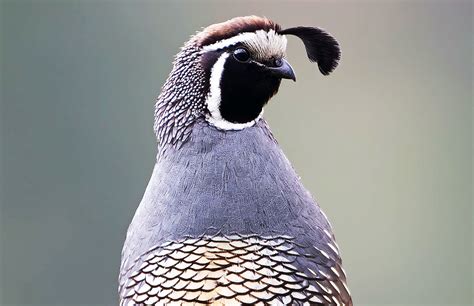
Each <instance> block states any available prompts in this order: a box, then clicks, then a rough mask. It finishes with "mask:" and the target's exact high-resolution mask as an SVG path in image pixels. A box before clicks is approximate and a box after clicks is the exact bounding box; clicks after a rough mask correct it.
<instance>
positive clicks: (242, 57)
mask: <svg viewBox="0 0 474 306" xmlns="http://www.w3.org/2000/svg"><path fill="white" fill-rule="evenodd" d="M234 58H235V59H236V60H238V61H239V62H242V63H245V62H248V61H249V60H250V53H249V51H247V49H244V48H239V49H236V50H235V51H234Z"/></svg>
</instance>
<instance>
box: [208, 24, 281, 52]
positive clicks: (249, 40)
mask: <svg viewBox="0 0 474 306" xmlns="http://www.w3.org/2000/svg"><path fill="white" fill-rule="evenodd" d="M237 43H243V44H244V45H246V46H247V47H248V48H249V49H251V51H253V53H255V54H256V55H257V56H258V55H259V54H262V55H267V56H268V55H275V56H280V57H283V56H284V55H285V51H286V43H287V40H286V37H285V36H283V35H280V34H278V33H276V32H275V31H273V30H270V31H268V32H266V31H264V30H258V31H256V32H247V33H241V34H238V35H236V36H233V37H231V38H228V39H223V40H220V41H218V42H216V43H214V44H212V45H208V46H204V47H203V51H204V52H207V51H215V50H220V49H223V48H226V47H230V46H233V45H235V44H237Z"/></svg>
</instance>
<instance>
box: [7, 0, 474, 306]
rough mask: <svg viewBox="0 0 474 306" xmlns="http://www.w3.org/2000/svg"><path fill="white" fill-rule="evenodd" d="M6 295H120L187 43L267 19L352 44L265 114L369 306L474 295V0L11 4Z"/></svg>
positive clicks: (41, 298)
mask: <svg viewBox="0 0 474 306" xmlns="http://www.w3.org/2000/svg"><path fill="white" fill-rule="evenodd" d="M0 9H1V15H0V18H1V22H0V26H1V31H0V33H1V38H0V43H1V45H0V46H1V48H0V52H1V53H0V54H1V55H0V59H1V69H0V71H1V82H0V84H1V90H2V91H1V112H0V113H1V124H0V128H1V130H0V133H1V134H0V135H1V150H0V154H1V168H0V170H1V175H0V180H1V181H0V186H1V190H0V195H1V211H0V212H1V223H0V224H1V230H0V235H1V243H0V247H1V250H0V256H1V257H0V260H1V279H0V280H1V284H0V288H1V292H0V294H1V299H0V303H1V305H114V304H117V298H116V287H117V281H116V279H117V274H118V268H119V262H120V251H121V246H122V243H123V240H124V237H125V232H126V229H127V226H128V223H129V222H130V219H131V217H132V215H133V213H134V211H135V209H136V207H137V205H138V203H139V201H140V199H141V196H142V194H143V191H144V189H145V186H146V184H147V181H148V179H149V176H150V174H151V171H152V167H153V163H154V159H155V150H156V148H155V147H156V144H155V138H154V135H153V131H152V122H153V103H154V98H155V96H157V95H158V93H159V90H160V87H161V85H162V84H163V82H164V81H165V79H166V77H167V74H168V72H169V71H170V69H171V61H172V58H173V56H174V54H175V53H176V52H177V51H178V49H179V47H180V46H181V45H182V43H183V42H184V41H185V40H187V39H188V37H189V36H190V35H191V34H193V33H194V32H195V31H196V30H198V29H200V28H201V27H203V26H206V25H209V24H212V23H215V22H218V21H224V20H226V19H229V18H231V17H234V16H238V15H249V14H257V15H264V16H267V17H270V18H272V19H274V20H275V21H277V22H279V23H280V24H282V25H283V26H284V27H285V26H297V25H312V26H320V27H323V28H325V29H327V30H328V31H329V32H331V33H332V34H333V35H334V36H335V37H336V38H337V39H338V40H339V41H340V43H341V45H342V61H341V64H340V66H339V68H338V69H336V71H335V73H334V74H332V75H331V76H329V77H324V76H322V75H320V74H319V73H318V71H317V68H316V66H315V65H314V64H310V63H309V62H308V61H307V59H306V57H305V52H304V48H303V46H302V44H301V43H300V42H299V41H298V40H297V39H295V38H289V46H288V49H289V50H288V58H289V61H290V62H291V63H292V65H293V67H294V68H295V70H296V73H297V76H298V82H297V83H292V82H285V83H284V84H283V85H282V88H281V89H280V93H279V94H278V95H277V96H276V97H275V98H274V99H273V100H272V102H271V103H270V105H269V106H268V107H267V109H266V112H265V117H266V118H267V119H268V121H269V122H270V125H271V127H272V129H273V132H274V134H275V135H276V137H277V138H278V140H279V142H280V144H281V146H282V147H283V149H284V150H285V152H286V154H287V156H288V158H289V159H290V160H291V161H292V163H293V165H294V166H295V168H296V169H297V171H298V173H299V174H300V175H301V176H302V179H303V181H304V183H305V185H306V187H307V188H308V189H309V190H310V191H311V192H312V194H313V195H314V196H315V197H316V198H317V200H318V201H319V203H320V205H321V206H322V207H323V209H324V210H325V212H326V213H327V215H328V216H329V218H330V220H331V222H332V225H333V227H334V229H335V233H336V236H337V239H338V243H339V245H340V247H341V249H342V255H343V261H344V266H345V268H346V270H347V273H348V277H349V279H348V282H349V287H350V289H351V291H352V293H353V297H354V301H355V304H356V305H389V304H390V305H434V304H438V305H456V304H459V305H462V304H464V305H470V304H472V302H473V294H472V292H473V279H472V278H473V264H472V255H473V249H472V245H473V232H472V220H473V214H472V213H473V211H472V189H473V183H472V171H473V166H472V154H473V148H472V142H473V137H472V116H473V106H472V95H473V93H472V86H473V83H472V67H473V60H472V47H473V28H472V16H473V11H472V10H473V6H472V2H471V1H447V0H446V1H313V2H309V1H304V2H303V1H300V2H298V1H259V2H257V1H232V2H231V1H201V2H197V1H188V2H184V1H173V2H171V1H169V2H165V1H133V2H131V1H129V2H126V1H119V2H117V1H90V0H89V1H86V0H84V1H40V0H38V1H2V2H1V6H0Z"/></svg>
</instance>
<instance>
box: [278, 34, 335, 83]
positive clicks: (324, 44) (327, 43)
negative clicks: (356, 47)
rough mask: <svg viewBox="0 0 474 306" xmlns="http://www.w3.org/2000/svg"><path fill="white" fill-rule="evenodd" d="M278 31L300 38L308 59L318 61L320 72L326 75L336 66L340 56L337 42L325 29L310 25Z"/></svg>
mask: <svg viewBox="0 0 474 306" xmlns="http://www.w3.org/2000/svg"><path fill="white" fill-rule="evenodd" d="M278 33H279V34H285V35H295V36H297V37H298V38H300V39H301V40H302V41H303V43H304V46H305V48H306V53H307V54H308V58H309V60H310V61H312V62H317V63H318V67H319V71H321V73H322V74H324V75H328V74H329V73H331V72H332V71H333V70H334V69H335V68H336V67H337V64H338V61H339V59H340V58H341V51H340V48H339V44H338V42H337V41H336V39H335V38H334V37H332V36H331V35H329V34H328V33H326V32H325V31H323V30H321V29H319V28H312V27H294V28H288V29H285V30H282V31H279V32H278Z"/></svg>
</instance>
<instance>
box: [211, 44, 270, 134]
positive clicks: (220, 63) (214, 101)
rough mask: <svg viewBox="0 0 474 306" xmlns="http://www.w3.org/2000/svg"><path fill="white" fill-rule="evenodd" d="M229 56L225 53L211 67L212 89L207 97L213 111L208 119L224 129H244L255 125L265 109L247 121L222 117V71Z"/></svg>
mask: <svg viewBox="0 0 474 306" xmlns="http://www.w3.org/2000/svg"><path fill="white" fill-rule="evenodd" d="M228 57H229V54H228V53H223V54H222V55H221V56H220V57H219V58H218V59H217V61H216V63H215V64H214V66H212V69H211V79H210V82H209V83H210V89H209V94H208V95H207V98H206V105H207V109H208V110H209V112H210V113H211V115H210V116H207V118H206V120H207V121H208V122H209V123H210V124H212V125H214V126H215V127H217V128H219V129H222V130H242V129H244V128H246V127H250V126H252V125H254V124H255V123H256V122H257V121H258V120H259V119H260V118H261V116H262V114H263V110H262V112H261V113H260V115H258V117H257V119H255V120H252V121H250V122H246V123H232V122H229V121H227V120H225V119H224V118H222V115H221V112H220V110H219V106H220V104H221V88H220V83H221V78H222V72H223V71H224V64H225V61H226V59H227V58H228Z"/></svg>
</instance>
